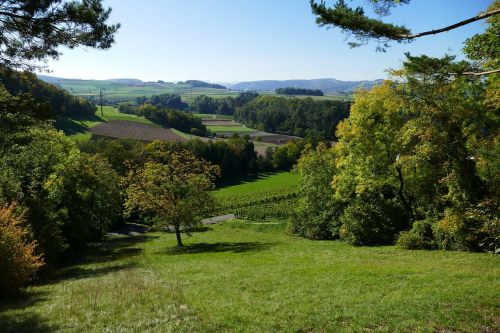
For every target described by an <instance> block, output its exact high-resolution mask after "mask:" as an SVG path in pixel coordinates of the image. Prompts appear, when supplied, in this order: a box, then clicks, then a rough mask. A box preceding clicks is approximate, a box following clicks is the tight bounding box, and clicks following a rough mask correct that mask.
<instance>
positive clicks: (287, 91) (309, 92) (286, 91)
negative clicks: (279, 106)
mask: <svg viewBox="0 0 500 333" xmlns="http://www.w3.org/2000/svg"><path fill="white" fill-rule="evenodd" d="M275 93H276V94H278V95H305V96H325V94H324V93H323V92H322V91H321V90H319V89H304V88H294V87H286V88H278V89H276V90H275Z"/></svg>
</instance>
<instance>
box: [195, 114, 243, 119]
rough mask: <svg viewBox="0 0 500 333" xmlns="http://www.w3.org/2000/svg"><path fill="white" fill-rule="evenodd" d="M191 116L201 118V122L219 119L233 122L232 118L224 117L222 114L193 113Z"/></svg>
mask: <svg viewBox="0 0 500 333" xmlns="http://www.w3.org/2000/svg"><path fill="white" fill-rule="evenodd" d="M193 116H195V117H197V118H201V119H203V120H205V119H206V120H211V119H215V120H220V119H225V120H233V118H234V117H233V116H229V115H224V114H211V113H193Z"/></svg>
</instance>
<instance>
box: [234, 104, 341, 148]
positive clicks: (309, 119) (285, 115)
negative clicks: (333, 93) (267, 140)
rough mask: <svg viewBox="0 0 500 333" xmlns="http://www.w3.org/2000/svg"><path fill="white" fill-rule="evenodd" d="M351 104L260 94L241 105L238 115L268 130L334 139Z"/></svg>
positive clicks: (241, 118)
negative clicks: (339, 124) (337, 128)
mask: <svg viewBox="0 0 500 333" xmlns="http://www.w3.org/2000/svg"><path fill="white" fill-rule="evenodd" d="M350 105H351V103H350V102H347V101H314V100H313V99H312V98H305V99H299V98H293V99H290V98H285V97H277V96H259V97H257V98H255V99H253V100H252V101H250V102H248V103H246V104H245V105H243V106H242V107H240V108H238V109H237V110H236V113H235V119H236V120H238V121H240V122H242V123H243V124H245V125H246V126H248V127H252V128H257V129H259V130H262V131H266V132H271V133H281V134H286V135H294V136H299V137H306V136H314V137H319V138H323V139H326V140H335V139H336V138H337V137H336V134H335V129H336V127H337V124H338V123H339V122H340V121H341V120H342V119H345V118H346V117H347V116H348V115H349V108H350Z"/></svg>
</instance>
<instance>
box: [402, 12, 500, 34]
mask: <svg viewBox="0 0 500 333" xmlns="http://www.w3.org/2000/svg"><path fill="white" fill-rule="evenodd" d="M497 14H500V8H499V9H495V10H491V11H487V12H485V13H483V14H479V15H476V16H474V17H471V18H469V19H467V20H463V21H460V22H458V23H455V24H452V25H449V26H447V27H444V28H441V29H434V30H429V31H424V32H420V33H418V34H411V35H400V36H399V37H400V39H415V38H420V37H423V36H428V35H436V34H439V33H442V32H446V31H450V30H453V29H456V28H459V27H462V26H464V25H467V24H470V23H472V22H476V21H480V20H483V19H485V18H488V17H490V16H493V15H497Z"/></svg>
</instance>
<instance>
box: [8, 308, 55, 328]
mask: <svg viewBox="0 0 500 333" xmlns="http://www.w3.org/2000/svg"><path fill="white" fill-rule="evenodd" d="M0 323H1V327H0V332H2V333H20V332H33V333H35V332H36V333H45V332H54V331H57V327H54V326H49V325H47V323H45V321H44V320H43V319H42V318H41V317H40V316H39V315H37V314H35V313H27V312H21V313H16V314H4V313H1V312H0Z"/></svg>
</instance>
